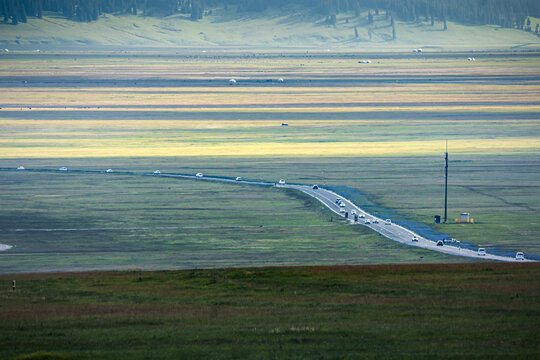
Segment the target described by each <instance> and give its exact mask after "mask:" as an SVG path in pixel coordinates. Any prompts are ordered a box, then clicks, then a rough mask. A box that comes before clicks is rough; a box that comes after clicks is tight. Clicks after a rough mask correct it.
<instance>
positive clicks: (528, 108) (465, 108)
mask: <svg viewBox="0 0 540 360" xmlns="http://www.w3.org/2000/svg"><path fill="white" fill-rule="evenodd" d="M306 105H307V104H306ZM5 110H12V111H13V110H17V111H25V112H31V111H36V109H30V108H28V107H22V108H19V107H5ZM37 110H39V111H81V112H88V111H94V112H107V111H117V112H118V111H122V112H126V113H127V115H126V116H127V117H129V112H132V113H136V112H141V111H144V112H155V113H159V112H160V111H167V112H190V113H194V112H199V111H203V112H209V113H212V112H220V113H223V112H244V113H257V112H260V113H266V112H273V113H276V112H286V113H295V112H297V113H300V112H301V113H316V114H319V113H321V112H328V113H331V112H332V113H333V112H336V113H340V112H358V113H362V112H380V113H384V112H396V111H402V112H418V111H436V112H450V111H451V112H454V113H464V112H471V111H475V112H499V113H501V112H502V113H509V112H518V113H535V112H536V113H539V114H540V106H538V105H497V104H489V105H450V106H440V105H434V106H430V105H429V104H423V105H421V106H362V105H361V104H359V105H358V106H332V107H330V106H324V107H317V108H313V107H279V106H276V107H238V106H232V107H204V106H201V107H193V108H169V107H165V106H164V107H148V108H144V107H143V108H132V107H115V108H101V109H98V108H91V109H81V108H80V107H66V108H39V109H37ZM157 116H159V115H157Z"/></svg>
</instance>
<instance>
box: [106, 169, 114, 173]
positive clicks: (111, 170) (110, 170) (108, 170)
mask: <svg viewBox="0 0 540 360" xmlns="http://www.w3.org/2000/svg"><path fill="white" fill-rule="evenodd" d="M105 172H106V173H112V172H113V169H107V171H105Z"/></svg>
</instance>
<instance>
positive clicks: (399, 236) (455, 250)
mask: <svg viewBox="0 0 540 360" xmlns="http://www.w3.org/2000/svg"><path fill="white" fill-rule="evenodd" d="M161 176H165V177H180V178H187V179H197V180H200V181H221V182H230V183H240V184H249V185H259V186H277V187H282V188H289V189H295V190H298V191H301V192H303V193H305V194H307V195H309V196H312V197H314V198H315V199H317V200H319V201H320V202H321V203H323V204H324V205H325V206H326V207H327V208H328V209H330V211H332V212H334V213H335V214H336V215H338V216H341V217H345V214H344V213H340V206H339V205H338V204H337V203H336V199H337V198H340V199H341V200H342V202H343V203H344V204H345V207H344V208H345V212H347V213H348V214H349V221H350V222H351V224H356V225H362V226H367V227H368V228H370V229H372V230H373V231H376V232H378V233H379V234H381V235H383V236H385V237H387V238H389V239H391V240H394V241H397V242H400V243H402V244H405V245H410V246H416V247H419V248H423V249H428V250H433V251H439V252H442V253H445V254H450V255H456V256H465V257H471V258H481V259H486V260H497V261H506V262H513V261H517V260H516V259H515V258H514V257H509V256H500V255H494V254H490V253H489V250H487V253H486V255H484V256H479V255H478V252H477V251H473V250H470V249H463V248H461V247H459V246H454V244H452V245H449V244H445V245H443V246H437V243H436V242H435V241H433V240H429V239H426V238H424V237H422V236H420V235H419V234H416V233H415V232H413V231H411V230H409V229H406V228H404V227H402V226H400V225H397V224H394V223H391V225H386V223H385V220H386V219H381V218H378V217H376V216H374V215H371V214H369V213H368V212H366V211H365V210H362V209H361V208H360V207H358V206H357V205H355V204H354V203H353V202H352V201H350V200H348V199H345V198H343V197H342V196H340V195H338V194H336V193H334V192H332V191H330V190H326V189H323V188H320V187H319V188H318V189H316V190H315V189H313V188H312V186H308V185H294V184H284V185H277V184H276V183H270V182H262V181H261V182H257V181H240V182H239V181H236V180H234V179H225V178H219V177H208V176H203V177H202V178H197V177H196V176H194V175H174V174H161ZM353 210H354V211H355V212H356V214H357V215H358V216H359V218H358V220H359V221H358V222H354V216H353V215H352V211H353ZM366 219H369V220H370V223H369V224H366V223H365V220H366ZM373 220H376V221H378V223H373ZM414 236H416V237H417V238H418V241H414V242H413V241H412V239H413V237H414ZM523 261H532V260H527V259H526V260H521V261H520V262H523Z"/></svg>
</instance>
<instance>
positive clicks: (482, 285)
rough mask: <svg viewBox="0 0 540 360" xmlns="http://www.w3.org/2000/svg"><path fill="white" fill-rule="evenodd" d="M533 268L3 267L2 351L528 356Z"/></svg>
mask: <svg viewBox="0 0 540 360" xmlns="http://www.w3.org/2000/svg"><path fill="white" fill-rule="evenodd" d="M539 278H540V266H539V265H538V264H500V263H483V264H479V263H477V264H438V265H377V266H345V267H298V268H243V269H220V270H184V271H172V272H143V273H140V272H103V273H79V274H66V273H64V274H36V275H31V274H27V275H13V276H8V275H1V276H0V287H1V290H0V304H1V306H0V358H2V359H12V358H17V357H19V356H22V355H24V354H31V353H35V352H38V351H44V352H51V353H53V354H59V355H61V356H62V358H69V359H130V360H134V359H192V358H195V359H364V358H365V359H374V358H377V359H403V358H416V359H418V358H421V359H433V358H444V359H463V358H471V359H477V358H483V359H508V358H521V359H532V358H537V357H538V355H539V353H540V345H539V344H540V339H539V334H540V332H539V330H540V329H539V320H540V307H539V301H540V286H539V281H538V279H539ZM12 279H16V280H17V290H16V292H14V293H13V292H10V290H9V289H10V285H11V280H12Z"/></svg>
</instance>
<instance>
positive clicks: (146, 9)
mask: <svg viewBox="0 0 540 360" xmlns="http://www.w3.org/2000/svg"><path fill="white" fill-rule="evenodd" d="M291 4H292V5H296V6H298V7H303V8H305V9H309V10H310V11H312V12H313V13H314V14H318V15H321V16H326V17H327V22H328V23H329V24H332V23H335V19H336V15H337V14H339V13H342V12H346V11H354V12H355V14H356V16H359V15H360V12H361V10H365V9H369V10H370V12H369V17H370V18H371V21H372V14H373V15H379V14H380V13H383V14H384V15H385V16H387V17H389V18H390V19H393V18H394V17H395V18H396V19H398V20H401V21H410V22H428V23H431V25H433V24H434V23H435V22H440V23H443V24H444V28H445V29H446V21H447V20H449V21H453V22H458V23H462V24H470V25H486V24H489V25H499V26H502V27H505V28H517V29H523V30H527V31H536V32H538V28H535V29H531V28H530V25H529V24H530V23H529V22H528V19H527V17H528V16H536V17H540V1H538V0H0V20H2V21H3V22H4V23H11V24H14V25H17V24H18V23H19V22H26V21H27V18H28V17H37V18H41V17H42V16H43V12H44V11H49V12H54V13H58V14H61V15H62V16H65V17H66V18H67V19H70V20H73V21H82V22H88V21H94V20H97V19H98V18H99V16H100V15H101V14H119V13H128V14H134V15H135V14H136V15H143V16H167V15H172V14H176V13H184V14H189V15H190V17H191V19H193V20H199V19H202V18H203V17H204V16H206V15H208V14H211V12H212V9H215V8H217V7H221V8H228V9H234V10H236V11H238V12H255V11H262V10H265V9H268V8H280V7H282V6H283V5H291Z"/></svg>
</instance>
